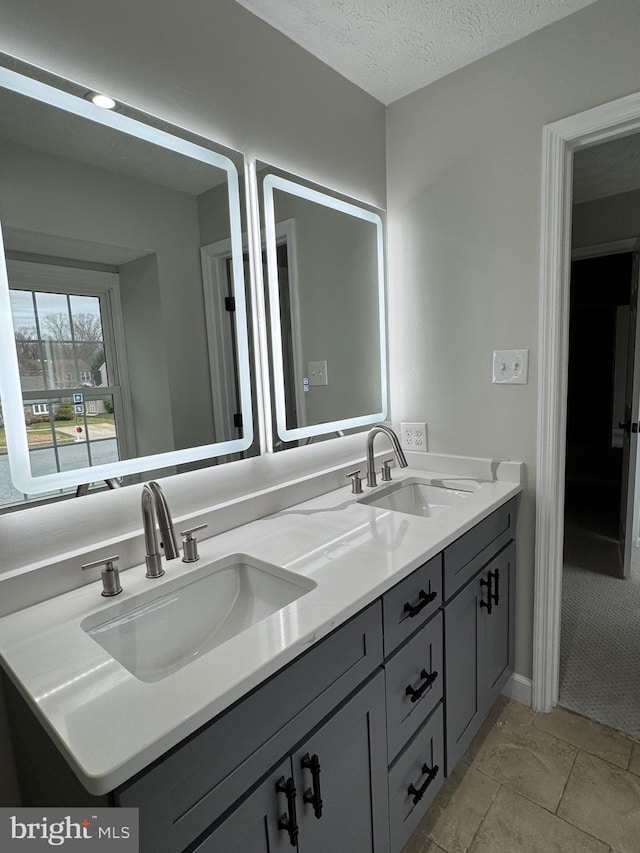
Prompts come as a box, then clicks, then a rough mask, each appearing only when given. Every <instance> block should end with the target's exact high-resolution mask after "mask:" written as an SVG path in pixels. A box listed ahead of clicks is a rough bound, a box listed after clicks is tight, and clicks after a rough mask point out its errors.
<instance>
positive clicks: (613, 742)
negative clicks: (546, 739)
mask: <svg viewBox="0 0 640 853" xmlns="http://www.w3.org/2000/svg"><path fill="white" fill-rule="evenodd" d="M533 724H534V726H536V727H537V728H539V729H542V730H543V731H545V732H547V734H550V735H554V736H555V737H557V738H560V740H564V741H567V743H572V744H573V745H574V746H577V747H579V748H580V749H584V750H585V751H586V752H590V753H592V754H593V755H597V756H599V757H600V758H604V760H605V761H608V762H610V763H611V764H616V765H617V766H618V767H622V768H624V769H626V768H627V766H628V765H629V757H630V755H631V748H632V746H633V743H632V741H630V740H629V739H628V738H626V737H625V736H624V735H622V734H620V732H617V731H615V730H614V729H610V728H609V727H608V726H603V725H601V724H600V723H596V722H595V721H594V720H589V719H587V717H581V716H580V715H579V714H574V713H572V712H571V711H567V710H565V709H564V708H554V710H553V711H552V712H551V713H550V714H538V715H537V716H536V718H535V720H534V721H533Z"/></svg>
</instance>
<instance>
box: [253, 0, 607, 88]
mask: <svg viewBox="0 0 640 853" xmlns="http://www.w3.org/2000/svg"><path fill="white" fill-rule="evenodd" d="M237 2H238V3H240V5H242V6H244V7H245V8H246V9H248V10H249V11H250V12H253V13H254V14H255V15H257V16H258V17H259V18H262V19H263V20H264V21H266V22H267V23H268V24H271V25H272V26H273V27H275V28H276V29H277V30H280V32H282V33H284V34H285V35H286V36H288V37H289V38H290V39H292V40H293V41H294V42H296V43H297V44H299V45H300V46H301V47H303V48H305V49H306V50H308V51H309V52H310V53H312V54H314V56H316V57H318V59H321V60H322V61H323V62H325V63H326V64H327V65H330V66H331V67H332V68H334V69H335V70H336V71H338V72H339V73H340V74H342V75H343V77H346V78H347V79H348V80H351V82H353V83H355V84H356V85H357V86H360V88H361V89H364V90H365V91H366V92H369V94H371V95H373V96H374V97H375V98H377V99H378V100H379V101H381V102H382V103H383V104H390V103H391V102H392V101H395V100H397V99H398V98H401V97H403V96H404V95H408V94H409V93H410V92H413V91H415V90H416V89H420V88H422V87H423V86H426V85H427V84H429V83H433V81H434V80H437V79H438V78H440V77H444V76H445V75H446V74H450V73H451V72H452V71H456V70H457V69H458V68H462V67H464V66H465V65H469V63H471V62H475V60H476V59H480V58H481V57H483V56H486V55H487V54H489V53H493V52H494V51H495V50H499V49H500V48H501V47H505V46H506V45H508V44H511V43H512V42H514V41H517V40H518V39H521V38H524V36H527V35H529V34H530V33H532V32H535V31H536V30H539V29H542V27H545V26H547V25H548V24H552V23H553V22H554V21H558V20H559V19H560V18H564V17H565V16H566V15H570V14H572V13H573V12H577V11H578V10H579V9H582V8H583V7H584V6H589V5H590V4H591V3H593V2H595V0H237Z"/></svg>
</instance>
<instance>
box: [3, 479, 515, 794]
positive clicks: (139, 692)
mask: <svg viewBox="0 0 640 853" xmlns="http://www.w3.org/2000/svg"><path fill="white" fill-rule="evenodd" d="M393 476H394V480H401V479H404V478H406V477H409V476H417V477H419V478H420V479H421V480H429V479H434V480H435V481H438V482H441V481H442V480H446V481H451V482H452V485H454V484H455V480H456V479H457V480H460V479H462V478H461V476H460V474H459V473H457V474H454V475H452V476H447V475H446V474H443V473H430V472H429V471H423V470H417V469H410V468H408V469H405V470H403V471H397V470H394V472H393ZM464 479H465V480H467V481H469V480H470V478H468V477H465V478H464ZM472 482H474V483H477V485H478V488H477V490H476V491H475V492H474V493H472V494H470V495H469V496H468V497H467V498H465V499H464V501H462V502H461V503H460V504H459V505H458V506H455V507H451V508H449V509H447V511H446V512H443V513H442V514H441V515H439V516H436V517H434V518H421V517H418V516H413V515H408V514H405V513H399V512H392V511H389V510H384V509H378V508H376V507H373V506H370V505H363V504H359V503H358V502H357V501H358V498H360V497H364V496H365V495H362V496H356V495H352V494H351V489H350V487H349V486H345V487H344V488H340V489H337V490H335V491H332V492H329V493H327V494H325V495H321V496H320V497H316V498H314V499H312V500H309V501H306V502H304V503H301V504H298V505H296V506H292V507H290V508H289V509H286V510H282V511H280V512H278V513H276V514H275V515H271V516H268V517H266V518H263V519H260V520H258V521H253V522H251V523H250V524H246V525H243V526H242V527H238V528H236V529H234V530H230V531H227V532H225V533H221V534H219V535H217V536H215V537H212V538H210V539H207V540H204V541H202V542H200V555H201V560H200V562H198V563H195V564H194V565H193V567H190V566H187V565H186V564H184V563H182V562H181V561H179V560H176V561H171V562H168V563H167V564H166V566H165V568H166V574H165V576H164V577H163V578H161V579H160V580H154V581H151V580H148V579H146V578H145V576H144V575H145V568H144V566H136V567H134V568H132V569H129V570H127V571H125V572H122V573H121V580H122V585H123V587H124V592H123V593H122V594H120V595H119V596H118V597H117V598H115V599H108V598H103V597H102V596H101V595H100V591H101V584H100V582H96V583H92V584H89V585H87V586H83V587H81V588H79V589H74V590H72V591H71V592H66V593H64V594H63V595H59V596H57V597H55V598H51V599H49V600H47V601H43V602H42V603H39V604H35V605H33V606H31V607H27V608H25V609H23V610H20V611H18V612H16V613H11V614H9V615H7V616H4V617H3V618H1V619H0V661H1V662H2V665H3V667H4V668H5V670H6V671H7V673H8V674H9V675H10V677H11V678H12V680H13V681H14V683H15V684H16V686H17V687H18V689H19V690H20V692H21V693H22V695H23V696H24V697H25V699H26V700H27V702H28V703H29V705H30V707H31V708H32V709H33V711H34V712H35V713H36V715H37V717H38V719H39V720H40V722H41V723H42V724H43V725H44V727H45V728H46V730H47V731H48V733H49V734H50V736H51V737H52V738H53V740H54V741H55V742H56V744H57V745H58V747H59V749H60V750H61V752H62V753H63V755H64V756H65V758H66V759H67V761H68V762H69V764H70V765H71V767H72V768H73V769H74V771H75V773H76V775H77V776H78V777H79V779H80V780H81V782H82V783H83V784H84V786H85V787H86V788H87V789H88V790H89V791H90V792H91V793H93V794H103V793H106V792H108V791H110V790H112V789H113V788H115V787H116V786H118V785H120V784H122V783H123V782H125V781H126V780H127V779H129V778H130V777H131V776H133V775H134V774H135V773H137V772H139V771H140V770H142V769H143V768H144V767H146V766H147V765H148V764H149V763H150V762H152V761H154V760H155V759H157V758H158V757H160V756H161V755H162V754H163V753H164V752H165V751H166V750H167V749H169V748H171V747H172V746H175V745H176V744H177V743H179V742H180V741H181V740H182V739H183V738H185V737H186V736H187V735H189V734H191V733H193V732H194V731H196V730H197V729H198V728H199V727H200V726H202V725H203V724H204V723H206V722H208V721H209V720H211V719H212V718H213V717H215V716H216V715H217V714H219V713H220V712H221V711H223V710H224V709H225V708H227V707H229V705H231V704H232V703H233V702H235V701H236V700H238V699H239V698H240V697H241V696H243V695H244V694H245V693H247V692H248V691H249V690H251V689H252V688H254V687H256V686H257V685H258V684H260V682H261V681H263V680H264V679H265V678H267V677H269V676H270V675H272V674H273V673H275V672H276V671H277V670H278V669H280V668H281V667H282V666H284V665H285V664H287V663H289V662H290V661H291V660H293V659H294V658H295V657H296V656H297V655H299V654H300V653H301V652H303V651H304V650H305V649H306V648H307V647H309V646H310V645H312V644H313V643H315V642H316V641H318V640H320V639H321V638H322V637H324V636H326V635H327V634H328V633H330V632H331V631H332V630H333V629H334V628H336V627H337V626H338V625H340V624H341V623H343V622H344V621H345V620H347V619H349V618H350V617H351V616H353V615H354V614H356V613H357V612H358V611H359V610H361V609H362V608H363V607H365V606H366V605H368V604H370V603H371V602H373V601H374V600H375V599H376V598H378V597H379V596H380V595H382V593H384V592H385V591H386V590H388V589H389V588H390V587H392V586H394V585H395V584H396V583H398V582H399V581H400V580H402V578H403V577H405V576H406V575H408V574H410V573H411V572H412V571H413V570H414V569H416V568H417V567H418V566H420V565H421V564H422V563H424V562H425V561H426V560H428V559H429V558H430V557H432V556H433V555H435V554H437V553H438V552H439V551H441V550H442V549H443V548H444V547H446V546H447V545H448V544H450V543H451V542H452V541H453V540H454V539H456V538H458V536H460V535H461V534H462V533H464V532H465V531H466V530H468V529H470V528H471V527H472V526H473V525H474V524H476V523H477V522H478V521H480V520H481V519H483V518H485V517H486V516H487V515H488V514H489V513H490V512H491V511H492V510H494V509H495V508H496V507H498V506H500V505H501V504H503V503H505V502H506V501H507V500H508V499H509V498H511V497H512V496H514V495H516V494H517V493H518V492H520V491H521V488H522V487H521V486H520V484H519V483H517V482H501V481H497V482H496V481H494V482H486V481H482V480H475V481H474V480H472ZM365 492H367V494H370V492H369V490H367V489H366V487H365ZM230 554H244V555H247V556H248V557H254V558H255V559H257V560H262V561H266V562H268V563H272V564H274V565H276V566H281V567H283V568H285V569H288V570H289V571H292V572H296V573H299V574H301V575H304V576H305V577H307V578H311V579H312V580H313V581H315V583H316V584H317V586H316V588H315V589H313V590H311V591H310V592H308V593H306V594H305V595H303V596H302V597H301V598H299V599H298V600H297V601H295V602H293V603H292V604H289V605H287V606H286V607H285V608H284V609H283V610H281V611H278V612H277V613H274V614H273V615H272V616H269V617H267V618H266V619H264V620H263V621H262V622H259V623H257V624H256V625H254V626H252V627H251V628H249V629H247V630H246V631H244V632H242V633H241V634H239V635H238V636H236V637H234V638H232V639H231V640H228V641H227V642H225V643H224V644H223V645H221V646H219V647H217V648H214V649H212V650H211V651H209V652H207V653H206V654H204V655H202V656H201V657H198V658H195V659H194V660H193V661H192V662H191V663H189V664H188V665H187V666H185V667H183V668H182V669H181V670H179V671H177V672H175V673H173V674H171V675H169V676H168V677H166V678H164V679H163V680H161V681H156V682H153V683H145V682H142V681H140V680H139V679H137V678H136V677H135V676H134V675H132V674H131V673H130V672H129V671H128V670H127V669H125V668H124V667H123V666H121V665H120V664H119V663H118V662H117V661H115V660H114V659H113V658H112V657H111V656H110V655H109V654H108V653H107V652H106V651H104V650H103V649H102V648H101V647H100V646H99V645H98V644H97V643H96V642H95V641H94V640H93V639H92V638H91V637H89V636H88V634H86V633H85V632H84V631H83V630H82V628H81V627H80V623H81V622H82V621H83V620H84V619H85V618H86V617H88V616H91V615H93V614H96V613H98V612H99V611H101V610H107V609H108V608H109V607H110V606H113V604H114V602H118V603H122V602H123V601H125V600H126V599H127V598H130V597H133V596H135V595H138V594H139V593H141V592H145V591H148V589H149V584H156V585H157V587H156V588H157V589H158V592H159V594H161V593H162V585H163V584H166V583H167V582H169V581H171V580H172V579H175V577H176V576H177V575H185V574H186V573H189V572H194V571H196V572H197V571H198V569H200V568H201V567H202V566H203V564H205V563H207V562H211V561H214V560H218V559H220V558H222V557H225V556H227V555H230Z"/></svg>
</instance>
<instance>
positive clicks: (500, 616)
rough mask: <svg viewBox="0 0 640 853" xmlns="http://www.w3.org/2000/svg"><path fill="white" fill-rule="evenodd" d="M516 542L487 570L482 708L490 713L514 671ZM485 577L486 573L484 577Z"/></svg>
mask: <svg viewBox="0 0 640 853" xmlns="http://www.w3.org/2000/svg"><path fill="white" fill-rule="evenodd" d="M515 551H516V546H515V542H512V543H511V545H509V546H508V547H507V548H505V549H504V551H502V552H501V553H500V554H498V556H497V557H496V558H495V559H494V560H492V561H491V563H490V564H489V565H488V566H487V572H489V571H490V572H491V576H490V578H489V580H490V582H491V596H492V606H491V612H489V610H487V609H485V613H484V615H483V618H482V622H481V626H482V643H481V646H480V648H481V652H482V656H481V659H480V663H481V668H480V684H481V685H482V689H483V695H482V699H481V707H483V708H485V709H487V710H488V709H489V708H490V707H491V705H492V704H493V701H494V699H495V698H496V697H497V696H498V694H499V693H500V691H501V690H502V688H503V687H504V684H505V682H506V680H507V679H508V677H509V675H510V673H511V671H512V670H513V636H514V633H513V627H514V626H513V607H514V595H513V590H512V585H513V579H514V575H515ZM482 574H483V575H484V574H485V573H484V572H483V573H482Z"/></svg>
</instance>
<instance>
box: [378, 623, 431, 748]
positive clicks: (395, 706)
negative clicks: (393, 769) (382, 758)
mask: <svg viewBox="0 0 640 853" xmlns="http://www.w3.org/2000/svg"><path fill="white" fill-rule="evenodd" d="M442 638H443V620H442V612H440V613H437V614H436V615H435V616H434V617H433V619H431V621H430V622H428V623H427V624H426V625H425V626H424V628H422V629H421V630H420V631H418V633H417V634H416V635H415V637H413V638H412V639H411V640H409V642H408V643H407V644H406V645H405V646H403V647H402V648H401V649H400V650H399V651H398V652H396V654H395V655H394V656H393V657H392V658H391V660H389V661H388V662H387V664H386V665H385V671H386V672H385V675H386V694H387V748H388V757H389V761H392V760H393V758H394V757H395V756H396V755H397V754H398V752H400V750H401V749H402V747H403V746H404V744H405V743H406V742H407V740H408V739H409V738H410V737H411V735H413V734H414V732H415V731H416V729H418V728H419V727H420V725H421V724H422V723H423V722H424V720H426V718H427V717H428V716H429V714H430V713H431V712H432V711H433V709H434V708H435V706H436V705H437V704H438V702H439V701H440V700H441V699H442V696H443V681H444V678H443V674H444V669H443V658H442V646H443V639H442Z"/></svg>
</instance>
